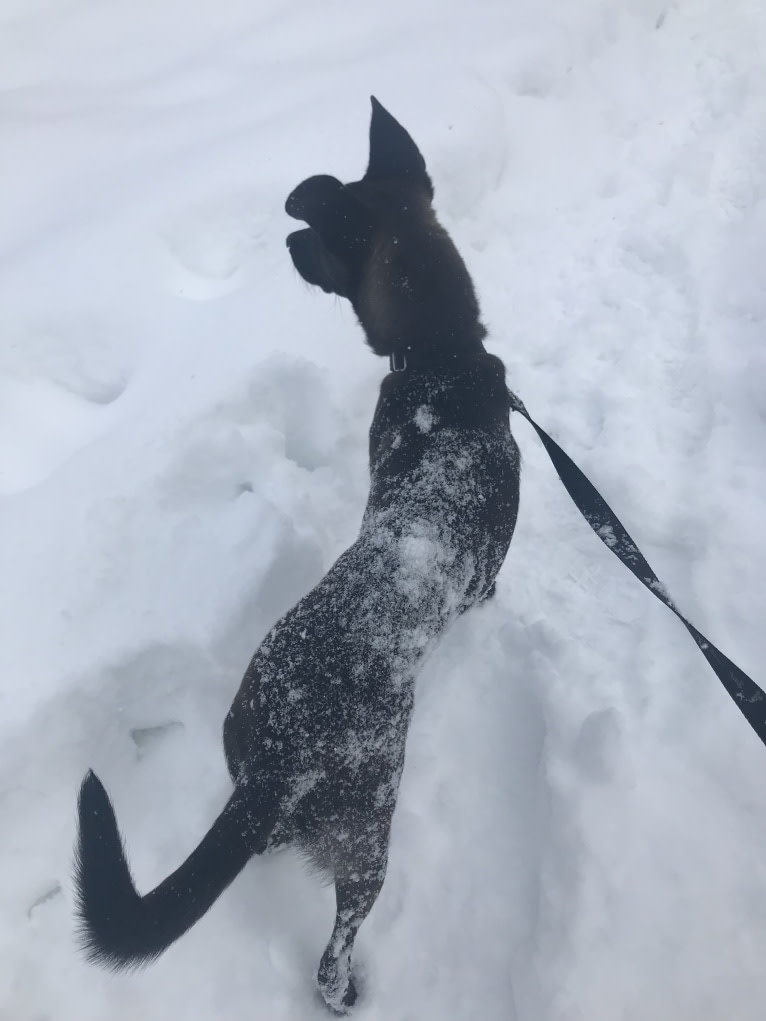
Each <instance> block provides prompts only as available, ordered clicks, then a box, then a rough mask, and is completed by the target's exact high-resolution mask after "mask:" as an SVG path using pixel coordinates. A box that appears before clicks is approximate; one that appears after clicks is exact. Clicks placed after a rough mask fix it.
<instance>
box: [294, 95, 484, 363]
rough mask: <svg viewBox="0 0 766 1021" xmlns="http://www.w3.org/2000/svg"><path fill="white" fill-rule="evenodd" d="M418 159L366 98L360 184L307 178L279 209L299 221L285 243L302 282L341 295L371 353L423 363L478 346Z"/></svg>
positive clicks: (462, 277) (471, 302)
mask: <svg viewBox="0 0 766 1021" xmlns="http://www.w3.org/2000/svg"><path fill="white" fill-rule="evenodd" d="M433 193H434V190H433V185H432V184H431V179H430V178H429V176H428V173H427V171H426V164H425V160H424V159H423V157H422V155H421V154H420V151H419V149H418V147H417V146H416V145H415V143H414V142H413V140H412V138H411V137H410V136H409V134H408V133H407V132H406V131H405V130H404V128H403V127H402V126H401V125H400V124H399V123H398V122H397V121H396V120H394V118H393V117H392V116H391V114H390V113H388V111H387V110H385V109H384V108H383V107H382V106H381V105H380V103H379V102H378V101H377V100H376V99H375V98H374V97H373V99H372V120H371V122H370V159H369V164H368V166H367V172H366V173H365V175H364V177H363V178H362V180H361V181H354V182H353V183H351V184H342V183H341V182H340V181H339V180H337V178H335V177H329V176H327V175H319V176H317V177H309V178H308V179H307V180H306V181H304V182H303V183H302V184H299V185H298V187H297V188H296V189H295V191H293V192H292V193H291V194H290V196H289V198H288V199H287V203H286V205H285V209H286V210H287V213H288V214H289V215H290V216H292V217H294V218H295V219H296V220H303V221H304V222H305V223H307V224H308V227H307V228H306V229H304V230H299V231H295V233H293V234H290V236H289V237H288V239H287V246H288V248H289V249H290V255H291V256H292V259H293V263H294V264H295V268H296V269H297V270H298V272H299V273H300V275H301V276H302V277H303V279H304V280H306V281H308V283H310V284H315V285H316V286H318V287H321V288H322V290H324V291H327V292H328V293H330V294H339V295H340V296H341V297H343V298H348V300H349V301H350V302H351V304H352V306H353V308H354V311H355V312H356V314H357V317H358V319H359V321H360V323H361V324H362V327H363V329H364V331H365V334H366V337H367V342H368V343H369V345H370V347H371V348H372V349H373V351H374V352H375V353H376V354H379V355H390V354H407V353H417V355H418V356H419V357H420V358H421V359H423V358H425V359H428V358H431V357H433V358H439V357H440V356H442V357H443V356H445V355H447V354H448V353H450V352H457V351H458V350H466V349H470V348H473V347H476V346H478V345H480V343H481V340H482V338H483V337H484V334H485V331H484V328H483V327H482V326H481V323H480V322H479V306H478V303H477V301H476V296H475V293H474V290H473V285H472V283H471V278H470V276H469V275H468V271H467V269H466V268H465V264H464V263H463V260H462V259H461V258H460V255H459V254H458V252H457V249H456V248H455V246H454V244H453V243H452V241H451V239H450V237H449V235H448V234H447V232H446V231H445V230H444V229H443V227H441V226H440V224H439V223H438V221H437V219H436V216H435V215H434V212H433V208H432V205H431V201H432V199H433Z"/></svg>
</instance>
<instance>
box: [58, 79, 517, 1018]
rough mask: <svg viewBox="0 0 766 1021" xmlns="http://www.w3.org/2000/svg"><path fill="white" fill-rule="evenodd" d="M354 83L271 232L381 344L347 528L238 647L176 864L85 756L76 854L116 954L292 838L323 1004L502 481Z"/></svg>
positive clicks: (492, 407)
mask: <svg viewBox="0 0 766 1021" xmlns="http://www.w3.org/2000/svg"><path fill="white" fill-rule="evenodd" d="M372 102H373V111H372V122H371V126H370V162H369V166H368V168H367V173H366V174H365V175H364V177H363V178H362V180H361V181H357V182H355V183H353V184H347V185H343V184H341V182H340V181H338V180H336V179H335V178H333V177H326V176H320V177H311V178H309V179H308V180H307V181H304V182H303V183H302V184H300V185H299V186H298V187H297V188H296V189H295V191H294V192H293V193H292V194H291V195H290V197H289V198H288V200H287V206H286V209H287V212H288V213H289V214H290V216H292V217H295V218H296V219H299V220H303V221H304V222H305V223H307V224H308V228H307V229H303V230H299V231H297V232H295V233H294V234H291V235H290V237H289V238H288V239H287V244H288V247H289V249H290V254H291V256H292V259H293V262H294V263H295V266H296V267H297V269H298V271H299V273H300V274H301V276H302V277H303V278H304V279H305V280H307V281H308V282H309V283H311V284H317V285H318V286H319V287H321V288H322V289H323V290H325V291H327V292H330V293H334V294H339V295H342V296H343V297H345V298H348V299H349V301H350V302H351V304H352V306H353V308H354V311H355V312H356V314H357V316H358V318H359V321H360V323H361V325H362V327H363V329H364V331H365V334H366V337H367V342H368V343H369V345H370V347H371V348H372V350H373V351H374V352H375V354H378V355H385V356H388V357H390V359H391V367H392V370H393V371H392V372H391V374H390V375H388V376H387V377H386V378H385V379H384V381H383V384H382V387H381V392H380V399H379V401H378V406H377V409H376V411H375V417H374V419H373V422H372V428H371V430H370V469H371V476H372V480H371V488H370V496H369V500H368V503H367V508H366V510H365V513H364V519H363V521H362V527H361V531H360V533H359V537H358V539H357V540H356V542H355V543H354V544H353V546H351V548H350V549H348V550H346V552H345V553H344V554H343V555H342V556H341V557H340V559H339V560H338V561H337V563H335V564H334V565H333V567H332V568H331V569H330V571H329V572H328V574H327V575H326V576H325V577H324V578H323V579H322V581H321V582H320V583H319V584H318V585H317V587H316V588H315V589H314V590H313V591H312V592H310V593H309V594H308V595H307V596H305V598H303V599H302V600H301V601H300V602H299V603H298V605H297V606H295V607H294V609H292V610H291V611H290V612H289V613H288V614H287V615H286V616H285V617H283V618H282V620H280V621H279V622H278V623H277V624H275V625H274V627H273V628H272V630H271V631H270V632H269V634H268V635H267V636H266V638H265V639H264V641H263V643H262V644H261V646H260V648H259V649H258V650H257V652H256V653H255V655H254V656H253V659H252V662H251V663H250V666H249V667H248V670H247V673H246V674H245V677H244V680H243V681H242V685H241V687H240V689H239V692H238V693H237V696H236V698H235V699H234V704H233V705H232V708H231V710H230V711H229V714H228V716H227V717H226V721H225V723H224V733H223V739H224V748H225V751H226V760H227V763H228V766H229V770H230V772H231V776H232V780H233V781H234V792H233V794H232V795H231V797H230V798H229V801H228V803H227V805H226V807H225V808H224V809H223V811H222V812H221V814H220V815H219V817H218V818H217V819H216V821H215V822H214V823H213V825H212V828H211V829H210V831H209V832H208V834H207V835H206V836H205V837H204V838H203V840H202V842H201V843H200V845H199V846H198V847H197V849H196V850H195V851H193V852H192V854H191V855H190V856H189V858H187V860H186V861H185V862H184V863H183V865H181V866H180V867H179V868H178V869H177V870H176V871H175V872H174V873H173V874H172V875H171V876H169V877H168V878H167V879H166V880H164V882H162V883H160V885H159V886H158V887H156V889H154V890H152V892H151V893H148V894H146V895H145V896H143V897H141V896H139V894H138V893H137V892H136V889H135V887H134V885H133V881H132V879H131V876H130V872H129V869H128V864H127V861H126V857H125V852H124V849H123V846H122V843H121V840H120V836H119V832H118V829H117V823H116V820H115V816H114V811H113V809H112V806H111V803H110V802H109V799H108V797H107V794H106V792H105V790H104V788H103V787H102V785H101V783H100V782H99V780H98V779H97V778H96V776H95V775H94V774H93V773H89V774H88V775H87V776H86V778H85V780H84V782H83V785H82V789H81V791H80V801H79V822H80V832H79V843H78V848H77V857H76V886H77V897H78V908H79V916H80V922H81V931H82V940H83V944H84V947H85V949H86V951H87V953H88V954H89V956H90V957H91V958H92V959H93V960H95V961H99V962H102V963H104V964H106V965H108V966H110V967H112V968H122V967H131V966H136V965H140V964H142V963H145V962H147V961H150V960H152V959H153V958H155V957H157V956H158V955H159V954H161V953H162V951H163V950H165V948H166V947H168V946H169V945H170V944H171V943H172V942H173V941H174V940H176V939H178V937H179V936H181V935H182V933H184V932H185V931H186V930H187V929H188V928H189V927H190V926H192V925H193V924H194V923H195V922H196V921H197V920H198V919H199V918H201V917H202V915H203V914H204V913H205V912H206V911H207V910H208V908H209V907H210V905H211V904H212V903H213V902H214V901H215V900H216V898H217V897H218V896H219V895H220V894H221V893H222V892H223V890H225V889H226V887H227V886H228V885H229V883H231V881H232V880H233V879H234V878H235V876H236V875H237V874H238V873H239V872H240V870H241V869H242V868H243V867H244V865H245V864H246V862H247V861H248V860H249V859H250V857H251V856H252V855H253V854H260V853H261V852H263V851H265V850H266V849H267V848H270V847H274V846H277V845H279V844H284V843H294V844H297V845H298V846H300V847H302V848H303V849H304V850H306V851H307V852H308V853H309V854H310V855H311V857H312V858H313V859H314V860H315V861H316V862H317V863H318V864H319V865H320V866H321V867H322V868H324V869H327V870H329V872H330V873H331V874H332V876H333V878H334V881H335V892H336V899H337V916H336V920H335V928H334V929H333V933H332V936H331V938H330V942H329V943H328V945H327V949H326V950H325V952H324V955H323V957H322V960H321V963H320V966H319V975H318V982H319V988H320V990H321V993H322V995H323V997H324V999H325V1001H326V1002H327V1004H328V1005H329V1006H330V1007H331V1008H333V1009H334V1010H336V1011H338V1012H341V1013H342V1012H344V1011H345V1010H346V1009H347V1008H348V1007H349V1006H351V1004H353V1003H354V1001H355V999H356V990H355V988H354V984H353V981H352V979H351V951H352V948H353V944H354V939H355V937H356V933H357V931H358V929H359V926H360V925H361V924H362V922H363V921H364V919H365V917H366V916H367V914H368V912H369V910H370V908H371V907H372V905H373V904H374V902H375V899H376V898H377V896H378V893H379V891H380V888H381V886H382V884H383V879H384V876H385V872H386V860H387V854H388V841H389V829H390V825H391V817H392V815H393V812H394V808H395V805H396V798H397V791H398V788H399V779H400V776H401V771H402V765H403V762H404V745H405V739H406V736H407V729H408V726H409V721H410V715H411V713H412V705H413V686H414V680H415V676H416V674H417V672H418V669H419V668H420V666H421V664H422V662H423V659H424V658H425V656H426V655H427V654H428V652H429V651H430V650H431V649H432V648H433V646H434V644H435V642H436V640H437V639H438V638H439V636H440V635H441V634H442V632H443V631H444V630H445V628H446V627H447V626H448V625H449V623H450V622H451V621H452V620H453V619H454V618H455V617H456V616H457V615H458V614H460V613H462V612H463V611H464V610H467V609H468V608H469V607H470V606H471V605H473V604H474V603H476V602H478V601H481V600H482V599H485V598H486V597H488V596H490V595H492V593H493V591H494V581H495V576H496V574H497V572H498V570H499V569H500V567H501V565H502V563H503V560H504V558H505V555H506V552H507V550H508V546H509V543H510V541H511V535H512V533H513V529H514V525H515V522H516V513H517V509H518V491H519V468H518V465H519V458H518V450H517V448H516V445H515V443H514V441H513V438H512V437H511V433H510V429H509V424H508V420H509V398H508V391H507V389H506V386H505V370H504V368H503V364H502V362H501V361H500V360H499V359H498V358H496V357H494V356H493V355H489V354H487V352H486V351H485V349H484V346H483V343H482V341H483V339H484V337H485V330H484V327H483V326H482V325H481V323H480V321H479V307H478V303H477V301H476V296H475V294H474V290H473V285H472V283H471V279H470V277H469V275H468V271H467V270H466V268H465V265H464V264H463V261H462V259H461V258H460V256H459V255H458V253H457V250H456V249H455V247H454V245H453V244H452V241H451V240H450V238H449V236H448V235H447V233H446V232H445V231H444V229H443V228H442V227H441V226H440V225H439V223H438V222H437V220H436V218H435V216H434V213H433V210H432V207H431V199H432V197H433V187H432V185H431V181H430V179H429V177H428V174H427V172H426V168H425V163H424V161H423V157H422V156H421V154H420V152H419V151H418V149H417V147H416V145H415V143H414V142H413V141H412V139H411V138H410V136H409V135H408V134H407V132H406V131H405V130H404V129H403V128H402V127H401V126H400V125H399V124H398V123H397V122H396V121H395V120H394V119H393V117H391V116H390V114H388V113H387V112H386V111H385V110H384V109H383V107H382V106H381V105H380V104H379V103H378V102H376V100H374V99H373V101H372Z"/></svg>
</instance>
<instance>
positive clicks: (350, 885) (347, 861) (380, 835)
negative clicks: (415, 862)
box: [317, 818, 391, 1014]
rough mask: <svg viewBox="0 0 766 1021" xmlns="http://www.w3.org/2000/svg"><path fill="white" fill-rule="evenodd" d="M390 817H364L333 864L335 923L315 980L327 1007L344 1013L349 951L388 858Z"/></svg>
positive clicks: (350, 995)
mask: <svg viewBox="0 0 766 1021" xmlns="http://www.w3.org/2000/svg"><path fill="white" fill-rule="evenodd" d="M390 822H391V820H390V818H386V819H385V820H380V819H373V820H364V823H363V825H362V828H361V830H360V831H359V832H358V833H356V834H354V835H353V836H352V837H351V839H350V840H349V842H348V843H345V844H344V847H343V854H342V860H341V861H340V862H339V863H338V864H337V865H336V868H335V902H336V915H335V926H334V928H333V931H332V936H331V937H330V942H329V943H328V944H327V949H326V950H325V952H324V954H323V955H322V960H321V962H320V964H319V973H318V975H317V983H318V985H319V991H320V992H321V994H322V996H323V998H324V1000H325V1002H326V1003H327V1005H328V1007H330V1009H331V1010H333V1011H335V1012H336V1013H338V1014H345V1013H346V1012H347V1010H348V1008H349V1007H352V1006H353V1005H354V1003H355V1002H356V997H357V991H356V986H355V985H354V980H353V978H352V977H351V952H352V950H353V949H354V940H355V939H356V934H357V932H358V931H359V927H360V926H361V924H362V922H363V921H364V920H365V918H366V917H367V915H368V914H369V913H370V909H371V908H372V906H373V904H374V903H375V901H376V900H377V897H378V894H379V893H380V889H381V887H382V886H383V880H384V879H385V877H386V865H387V862H388V839H389V831H390Z"/></svg>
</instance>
